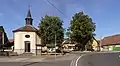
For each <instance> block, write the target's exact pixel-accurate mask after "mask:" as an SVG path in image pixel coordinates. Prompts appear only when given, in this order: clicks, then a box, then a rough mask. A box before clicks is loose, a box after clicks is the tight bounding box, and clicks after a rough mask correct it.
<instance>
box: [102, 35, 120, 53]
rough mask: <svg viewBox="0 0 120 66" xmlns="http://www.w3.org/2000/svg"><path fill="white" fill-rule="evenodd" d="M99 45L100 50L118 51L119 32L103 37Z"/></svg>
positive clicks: (119, 47)
mask: <svg viewBox="0 0 120 66" xmlns="http://www.w3.org/2000/svg"><path fill="white" fill-rule="evenodd" d="M101 47H102V51H120V34H117V35H112V36H108V37H104V38H103V40H102V41H101Z"/></svg>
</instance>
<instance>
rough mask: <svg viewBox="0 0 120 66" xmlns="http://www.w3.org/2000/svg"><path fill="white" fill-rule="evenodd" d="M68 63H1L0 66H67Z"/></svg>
mask: <svg viewBox="0 0 120 66" xmlns="http://www.w3.org/2000/svg"><path fill="white" fill-rule="evenodd" d="M69 64H70V61H57V62H30V63H27V62H23V63H20V62H11V63H10V62H2V63H0V66H69Z"/></svg>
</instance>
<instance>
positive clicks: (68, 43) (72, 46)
mask: <svg viewBox="0 0 120 66" xmlns="http://www.w3.org/2000/svg"><path fill="white" fill-rule="evenodd" d="M62 47H63V50H64V51H68V52H69V51H73V50H75V49H76V43H74V42H71V41H69V40H64V42H63V43H62Z"/></svg>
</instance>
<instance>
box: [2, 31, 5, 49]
mask: <svg viewBox="0 0 120 66" xmlns="http://www.w3.org/2000/svg"><path fill="white" fill-rule="evenodd" d="M4 38H5V37H4V31H3V32H2V49H3V51H4Z"/></svg>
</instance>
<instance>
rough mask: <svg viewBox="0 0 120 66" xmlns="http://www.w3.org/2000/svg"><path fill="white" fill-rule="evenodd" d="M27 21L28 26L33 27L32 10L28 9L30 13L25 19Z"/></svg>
mask: <svg viewBox="0 0 120 66" xmlns="http://www.w3.org/2000/svg"><path fill="white" fill-rule="evenodd" d="M25 20H26V25H32V21H33V19H32V16H31V12H30V8H29V9H28V13H27V17H26V18H25Z"/></svg>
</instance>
